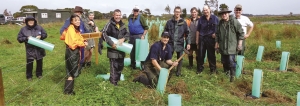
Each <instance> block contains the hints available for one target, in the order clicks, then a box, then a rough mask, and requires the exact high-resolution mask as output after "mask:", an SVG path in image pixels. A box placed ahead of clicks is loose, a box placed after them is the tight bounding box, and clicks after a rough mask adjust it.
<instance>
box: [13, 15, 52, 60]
mask: <svg viewBox="0 0 300 106" xmlns="http://www.w3.org/2000/svg"><path fill="white" fill-rule="evenodd" d="M29 20H34V25H33V26H29V25H28V21H29ZM25 23H26V26H24V27H23V28H21V30H20V32H19V34H18V38H17V40H18V41H19V43H23V42H25V48H26V58H27V59H37V60H38V59H41V58H43V57H44V56H46V53H45V50H44V49H43V48H40V47H37V46H34V45H31V44H29V43H27V41H28V37H29V36H31V37H37V36H41V38H40V39H41V40H43V39H46V38H47V33H46V31H45V30H44V29H43V28H42V27H41V26H39V25H37V21H36V20H35V18H34V17H32V16H28V17H26V19H25Z"/></svg>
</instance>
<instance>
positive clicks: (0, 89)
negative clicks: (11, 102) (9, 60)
mask: <svg viewBox="0 0 300 106" xmlns="http://www.w3.org/2000/svg"><path fill="white" fill-rule="evenodd" d="M4 104H5V101H4V86H3V78H2V69H1V68H0V105H1V106H4Z"/></svg>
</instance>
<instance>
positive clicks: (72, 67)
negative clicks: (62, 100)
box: [60, 14, 88, 95]
mask: <svg viewBox="0 0 300 106" xmlns="http://www.w3.org/2000/svg"><path fill="white" fill-rule="evenodd" d="M70 23H71V24H70V26H69V27H68V28H67V29H66V30H64V32H63V34H62V36H61V38H60V39H61V40H64V41H65V43H66V54H65V59H66V60H65V61H66V72H67V76H68V79H67V80H66V83H65V88H64V94H70V95H74V94H75V92H74V91H73V89H74V78H76V77H78V76H79V74H80V71H81V69H82V68H80V67H79V65H80V55H81V52H80V48H81V47H85V46H86V45H88V43H87V41H85V40H84V39H83V37H82V36H81V34H80V30H79V26H80V18H79V16H78V15H76V14H73V15H71V17H70Z"/></svg>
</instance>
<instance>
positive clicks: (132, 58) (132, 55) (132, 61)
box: [128, 34, 142, 67]
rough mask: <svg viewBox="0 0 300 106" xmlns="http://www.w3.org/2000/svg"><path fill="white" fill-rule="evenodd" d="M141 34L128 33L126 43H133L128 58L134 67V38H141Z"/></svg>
mask: <svg viewBox="0 0 300 106" xmlns="http://www.w3.org/2000/svg"><path fill="white" fill-rule="evenodd" d="M141 36H142V35H141V34H140V35H130V39H129V42H128V43H130V44H132V45H133V47H132V50H131V52H130V60H131V67H135V64H136V63H135V61H136V60H135V49H136V46H135V43H136V42H135V40H136V39H141Z"/></svg>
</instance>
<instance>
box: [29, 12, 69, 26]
mask: <svg viewBox="0 0 300 106" xmlns="http://www.w3.org/2000/svg"><path fill="white" fill-rule="evenodd" d="M24 13H25V14H26V16H27V15H32V16H33V17H35V19H36V20H37V21H38V23H39V24H44V23H50V22H64V21H65V20H66V19H67V18H69V17H70V15H71V11H70V10H59V9H57V10H51V9H38V10H37V11H30V12H24Z"/></svg>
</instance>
